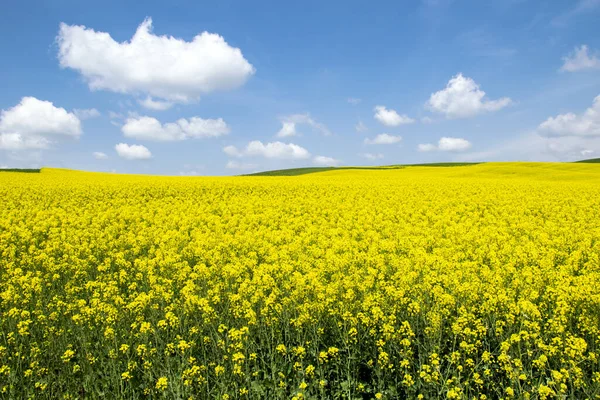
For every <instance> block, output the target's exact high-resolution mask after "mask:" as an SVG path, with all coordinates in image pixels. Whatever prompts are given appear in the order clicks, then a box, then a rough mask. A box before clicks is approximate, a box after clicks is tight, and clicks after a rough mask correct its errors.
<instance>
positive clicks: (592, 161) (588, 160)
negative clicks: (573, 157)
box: [575, 158, 600, 164]
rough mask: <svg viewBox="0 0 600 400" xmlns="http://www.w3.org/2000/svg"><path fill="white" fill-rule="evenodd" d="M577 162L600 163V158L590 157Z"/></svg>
mask: <svg viewBox="0 0 600 400" xmlns="http://www.w3.org/2000/svg"><path fill="white" fill-rule="evenodd" d="M575 162H576V163H588V164H600V158H589V159H587V160H580V161H575Z"/></svg>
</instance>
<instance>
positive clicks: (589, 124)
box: [538, 96, 600, 137]
mask: <svg viewBox="0 0 600 400" xmlns="http://www.w3.org/2000/svg"><path fill="white" fill-rule="evenodd" d="M538 132H539V133H540V134H541V135H543V136H582V137H590V136H600V96H597V97H596V98H595V99H594V102H593V104H592V106H591V107H590V108H588V109H587V110H585V112H584V113H583V114H580V115H577V114H574V113H566V114H559V115H557V116H556V117H550V118H548V119H547V120H546V121H544V122H542V123H541V124H540V126H539V127H538Z"/></svg>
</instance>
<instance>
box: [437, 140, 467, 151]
mask: <svg viewBox="0 0 600 400" xmlns="http://www.w3.org/2000/svg"><path fill="white" fill-rule="evenodd" d="M470 148H471V142H469V141H468V140H466V139H462V138H453V137H443V138H441V139H440V140H439V141H438V149H439V150H440V151H465V150H468V149H470Z"/></svg>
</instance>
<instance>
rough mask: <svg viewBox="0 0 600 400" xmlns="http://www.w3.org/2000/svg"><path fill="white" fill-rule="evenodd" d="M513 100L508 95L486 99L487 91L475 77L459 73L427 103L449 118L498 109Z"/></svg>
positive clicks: (432, 108) (433, 109)
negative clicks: (481, 87) (495, 98)
mask: <svg viewBox="0 0 600 400" xmlns="http://www.w3.org/2000/svg"><path fill="white" fill-rule="evenodd" d="M511 102H512V100H511V99H509V98H508V97H502V98H500V99H497V100H489V99H486V98H485V92H484V91H483V90H481V89H480V88H479V85H478V84H477V83H476V82H475V81H474V80H473V79H471V78H468V77H465V76H463V75H462V74H458V75H456V76H454V77H452V79H450V81H449V82H448V84H447V85H446V88H445V89H442V90H440V91H438V92H435V93H433V94H432V95H431V96H430V97H429V101H428V103H427V105H428V107H429V109H431V110H432V111H435V112H438V113H442V114H445V115H446V117H447V118H468V117H474V116H475V115H477V114H481V113H483V112H490V111H498V110H500V109H502V108H504V107H506V106H508V105H509V104H511Z"/></svg>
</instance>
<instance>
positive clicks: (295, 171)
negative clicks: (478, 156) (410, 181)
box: [244, 163, 480, 176]
mask: <svg viewBox="0 0 600 400" xmlns="http://www.w3.org/2000/svg"><path fill="white" fill-rule="evenodd" d="M476 164H480V163H431V164H398V165H388V166H381V167H306V168H290V169H277V170H273V171H264V172H256V173H253V174H247V175H244V176H297V175H306V174H312V173H315V172H325V171H332V170H344V169H400V168H406V167H463V166H468V165H476Z"/></svg>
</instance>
